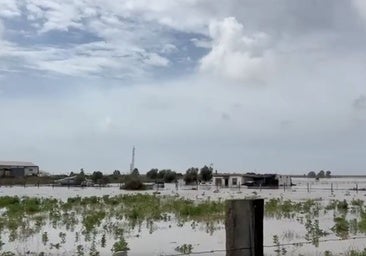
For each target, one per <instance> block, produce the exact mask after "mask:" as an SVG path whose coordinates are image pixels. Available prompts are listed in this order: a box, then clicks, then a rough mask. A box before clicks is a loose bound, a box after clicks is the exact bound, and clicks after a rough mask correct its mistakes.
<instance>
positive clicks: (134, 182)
mask: <svg viewBox="0 0 366 256" xmlns="http://www.w3.org/2000/svg"><path fill="white" fill-rule="evenodd" d="M122 188H123V189H127V190H144V189H145V185H144V183H143V182H142V180H141V177H140V176H139V175H136V174H131V175H128V176H126V181H125V185H124V186H123V187H122Z"/></svg>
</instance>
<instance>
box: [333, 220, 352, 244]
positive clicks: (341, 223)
mask: <svg viewBox="0 0 366 256" xmlns="http://www.w3.org/2000/svg"><path fill="white" fill-rule="evenodd" d="M334 222H335V225H334V226H333V227H332V228H331V230H332V231H333V232H334V233H335V234H336V235H337V236H338V237H340V238H342V239H346V238H347V237H348V235H349V223H348V221H347V220H346V216H345V215H342V216H339V217H335V218H334Z"/></svg>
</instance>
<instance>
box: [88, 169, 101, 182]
mask: <svg viewBox="0 0 366 256" xmlns="http://www.w3.org/2000/svg"><path fill="white" fill-rule="evenodd" d="M103 177H104V176H103V173H102V172H100V171H97V172H93V174H92V176H91V179H92V181H93V182H94V183H100V182H101V181H102V180H103Z"/></svg>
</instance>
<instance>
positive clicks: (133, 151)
mask: <svg viewBox="0 0 366 256" xmlns="http://www.w3.org/2000/svg"><path fill="white" fill-rule="evenodd" d="M134 169H135V146H133V148H132V160H131V164H130V173H132V172H133V170H134Z"/></svg>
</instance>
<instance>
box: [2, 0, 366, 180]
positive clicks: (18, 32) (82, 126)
mask: <svg viewBox="0 0 366 256" xmlns="http://www.w3.org/2000/svg"><path fill="white" fill-rule="evenodd" d="M365 71H366V1H364V0H350V1H333V0H307V1H302V0H276V1H275V0H227V1H225V3H224V2H223V1H222V0H176V1H171V0H77V1H76V0H53V1H49V0H1V1H0V118H1V121H0V160H4V161H5V160H17V161H32V162H34V163H36V164H38V165H39V166H40V168H41V170H45V171H48V172H51V173H60V172H64V173H65V172H69V171H77V170H80V168H84V170H86V172H92V171H95V170H99V171H104V172H106V173H112V172H113V170H116V169H118V170H121V171H122V172H127V171H128V169H129V165H130V162H131V151H132V147H133V146H135V147H136V162H135V166H136V167H137V168H138V169H139V170H140V172H146V171H148V170H150V169H151V168H159V169H163V168H169V169H173V170H176V171H180V172H184V171H185V170H186V169H188V168H189V167H192V166H195V167H202V166H203V165H210V164H212V165H213V167H214V169H217V170H218V171H222V172H224V171H225V172H249V171H250V172H253V171H254V172H261V173H269V172H280V173H286V174H304V173H307V172H309V171H319V170H330V171H332V173H338V174H341V173H342V174H365V171H366V157H365V153H366V133H365V130H366V83H365V82H366V72H365Z"/></svg>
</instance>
